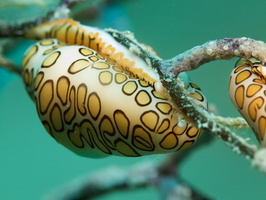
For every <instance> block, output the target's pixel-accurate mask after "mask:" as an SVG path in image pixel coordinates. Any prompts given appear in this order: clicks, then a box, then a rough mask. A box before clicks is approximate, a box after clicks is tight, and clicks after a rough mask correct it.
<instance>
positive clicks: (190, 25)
mask: <svg viewBox="0 0 266 200" xmlns="http://www.w3.org/2000/svg"><path fill="white" fill-rule="evenodd" d="M120 6H121V7H122V9H123V12H121V15H124V16H122V18H127V20H128V21H129V24H130V25H128V27H127V28H129V29H130V30H131V31H132V32H134V33H135V37H136V38H137V39H138V41H140V42H143V43H146V44H148V45H150V46H152V47H153V48H154V49H155V50H156V51H157V52H158V54H159V55H160V56H161V57H162V58H171V57H173V56H175V55H177V54H179V53H181V52H183V51H186V50H188V49H190V48H192V47H193V46H195V45H200V44H203V43H205V42H207V41H208V40H212V39H219V38H225V37H243V36H245V37H250V38H253V39H257V40H263V41H266V28H265V27H266V26H265V24H266V17H265V12H264V8H265V6H266V1H261V0H252V1H248V0H234V1H232V0H224V1H216V0H202V1H197V0H166V1H159V0H131V1H130V0H128V1H125V2H122V1H121V2H120ZM25 48H27V45H26V44H22V45H20V48H18V49H16V50H14V51H12V52H9V53H8V56H9V57H11V58H13V59H16V61H17V62H20V59H21V58H22V55H23V51H24V50H25ZM236 60H237V59H233V60H231V61H215V62H211V63H209V64H206V65H204V66H202V67H201V68H200V69H198V70H195V71H193V72H189V75H190V77H191V80H192V81H193V82H195V83H197V84H198V85H199V86H200V87H201V89H202V90H203V92H204V93H205V95H206V96H207V99H208V101H209V102H210V103H214V104H215V105H216V106H217V108H218V111H219V114H221V115H222V116H239V114H238V112H237V111H236V109H235V108H234V107H233V105H232V103H231V102H230V99H229V96H228V92H227V88H228V78H229V74H230V72H231V70H232V68H233V66H234V63H235V61H236ZM0 83H1V85H0V92H1V95H0V199H1V200H2V199H3V200H35V199H41V198H42V197H43V196H44V195H46V194H48V193H49V192H50V191H51V190H53V189H56V188H58V187H60V186H62V185H64V184H66V183H67V182H69V181H71V180H73V179H75V178H76V177H81V176H82V175H84V174H85V175H86V174H90V173H93V172H95V171H97V170H100V169H104V168H106V167H111V166H125V167H126V166H131V165H134V163H136V162H139V161H142V160H146V159H151V160H153V161H155V162H158V163H160V162H161V161H162V160H163V158H164V156H162V155H155V156H151V157H142V158H122V157H121V158H120V157H108V158H105V159H88V158H82V157H78V156H76V155H74V154H73V153H71V152H69V151H68V150H67V149H65V148H63V147H62V146H60V145H58V144H57V143H56V142H55V141H54V140H53V139H52V138H51V137H50V136H49V135H48V134H47V133H46V132H45V130H44V128H43V127H42V125H41V123H40V121H39V119H38V116H37V114H36V111H35V106H34V104H33V102H31V100H30V99H29V97H28V96H27V94H26V91H25V89H24V86H23V84H22V80H21V79H20V77H18V76H16V75H12V74H9V73H6V72H3V71H2V70H1V74H0ZM180 173H181V175H182V177H183V178H184V179H185V180H186V181H188V182H189V183H191V184H192V185H193V186H194V187H195V188H197V189H199V190H201V191H202V192H204V193H206V194H208V195H209V196H211V197H213V198H214V199H218V200H235V199H241V200H250V199H253V200H260V199H264V198H265V197H264V196H265V195H264V190H265V187H266V177H265V175H263V174H261V173H260V172H258V171H256V170H254V169H252V168H251V166H250V162H248V161H246V160H245V158H244V157H241V156H238V155H236V154H235V153H233V152H232V151H231V150H230V149H229V148H228V147H226V146H225V145H224V144H223V143H222V142H221V141H219V140H216V141H214V142H213V143H211V144H210V145H206V146H205V147H203V148H201V149H197V150H196V151H195V153H194V154H193V155H191V156H190V157H189V159H187V160H186V161H185V162H184V163H182V165H181V167H180ZM122 198H126V199H127V200H131V199H132V200H133V199H147V198H149V199H153V200H156V199H159V195H158V193H157V191H156V189H154V188H150V189H143V190H137V191H129V192H126V191H123V192H115V193H113V194H111V195H109V196H103V197H99V198H97V199H98V200H115V199H122Z"/></svg>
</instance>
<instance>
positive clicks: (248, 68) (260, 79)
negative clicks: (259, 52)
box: [229, 58, 266, 146]
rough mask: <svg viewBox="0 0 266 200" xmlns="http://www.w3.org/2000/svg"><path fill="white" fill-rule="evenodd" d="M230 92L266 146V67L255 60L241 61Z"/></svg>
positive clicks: (237, 66) (233, 74)
mask: <svg viewBox="0 0 266 200" xmlns="http://www.w3.org/2000/svg"><path fill="white" fill-rule="evenodd" d="M229 90H230V98H231V100H232V101H233V103H234V105H235V106H236V107H237V108H238V110H239V112H240V113H241V114H242V116H243V117H244V118H245V119H246V121H247V122H248V124H249V125H250V126H251V128H252V129H253V131H254V133H255V135H256V137H257V139H258V141H259V142H260V143H261V144H262V146H266V138H265V134H266V111H265V108H266V101H265V97H266V66H264V65H263V64H262V62H261V61H259V60H257V59H255V58H252V59H249V60H247V59H246V60H244V59H240V60H239V61H238V62H237V63H236V67H235V69H234V70H233V71H232V73H231V76H230V83H229Z"/></svg>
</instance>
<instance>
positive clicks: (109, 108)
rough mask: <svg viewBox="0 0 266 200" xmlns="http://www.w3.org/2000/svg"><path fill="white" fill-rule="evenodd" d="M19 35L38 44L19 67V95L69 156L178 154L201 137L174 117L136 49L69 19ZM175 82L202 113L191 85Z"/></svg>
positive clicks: (153, 74) (175, 110)
mask: <svg viewBox="0 0 266 200" xmlns="http://www.w3.org/2000/svg"><path fill="white" fill-rule="evenodd" d="M26 37H27V38H29V39H38V40H40V41H38V42H37V43H36V44H34V45H32V46H31V47H30V48H29V49H28V51H27V52H26V54H25V56H24V59H23V62H22V71H23V73H22V76H23V80H24V83H25V86H26V89H27V91H28V93H29V96H30V97H31V99H32V100H33V101H34V102H35V104H36V108H37V112H38V115H39V118H40V120H41V122H42V124H43V126H44V127H45V129H46V130H47V132H48V133H49V134H50V135H51V136H52V137H53V138H54V139H55V140H56V141H57V142H58V143H60V144H62V145H63V146H65V147H66V148H68V149H70V150H71V151H73V152H75V153H77V154H79V155H82V156H87V157H94V158H96V157H104V156H107V155H116V156H128V157H136V156H143V155H151V154H161V153H168V152H174V151H178V150H181V149H184V148H186V147H188V146H190V145H192V144H193V143H194V142H195V141H196V140H197V138H198V137H199V135H200V134H201V130H199V129H197V128H196V127H195V126H193V125H192V124H191V123H189V122H187V121H186V120H185V118H183V117H182V115H180V114H179V108H178V107H176V106H175V104H173V103H172V102H171V99H170V97H169V96H168V94H167V91H166V90H165V89H164V88H163V86H162V84H161V83H160V80H159V77H158V75H157V74H156V72H155V71H154V70H153V69H152V68H151V66H150V65H149V60H148V59H145V58H142V57H140V56H138V55H137V53H136V52H137V51H138V49H137V47H134V46H132V45H129V46H124V45H122V44H120V43H119V42H117V41H116V40H115V39H114V37H113V36H112V34H109V33H108V31H103V30H99V29H96V28H92V27H88V26H83V25H80V24H79V23H77V22H75V21H73V20H70V19H68V20H59V21H54V22H49V23H46V24H42V25H39V26H37V27H35V28H33V29H31V30H29V31H28V32H27V33H26ZM128 37H129V38H130V39H131V40H132V41H134V43H137V41H135V39H134V38H133V37H132V35H128ZM139 45H140V44H139ZM141 46H142V47H143V49H145V51H146V53H147V54H149V55H152V56H154V57H156V54H155V53H153V51H152V50H151V49H150V48H149V47H146V46H145V45H141ZM156 58H157V59H159V58H158V57H156ZM179 78H180V79H182V80H183V81H184V84H185V88H186V91H187V93H186V95H188V96H190V97H191V99H192V101H193V102H194V103H195V104H197V105H200V106H201V107H202V109H207V103H206V99H205V97H204V96H203V95H202V93H201V91H200V89H199V87H198V86H196V85H195V84H193V83H191V82H190V81H189V79H188V77H187V76H186V74H185V73H181V74H180V75H179Z"/></svg>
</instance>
